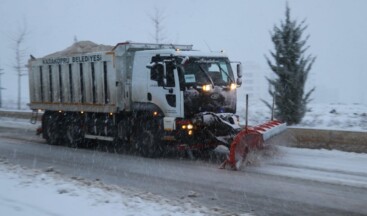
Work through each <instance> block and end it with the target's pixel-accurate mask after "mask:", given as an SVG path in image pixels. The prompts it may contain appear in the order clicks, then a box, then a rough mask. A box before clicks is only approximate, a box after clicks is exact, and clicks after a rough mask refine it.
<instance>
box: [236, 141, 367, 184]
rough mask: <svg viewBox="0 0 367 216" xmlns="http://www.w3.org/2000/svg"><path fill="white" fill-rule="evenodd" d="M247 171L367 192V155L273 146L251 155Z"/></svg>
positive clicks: (244, 169)
mask: <svg viewBox="0 0 367 216" xmlns="http://www.w3.org/2000/svg"><path fill="white" fill-rule="evenodd" d="M249 157H250V158H249V160H250V161H251V163H252V164H251V165H250V166H246V167H245V168H242V169H243V171H244V172H248V171H251V172H257V173H263V174H270V175H277V176H285V177H291V178H298V179H306V180H311V181H318V182H325V183H329V184H337V185H347V186H353V187H359V188H366V189H367V168H366V164H367V154H364V153H352V152H343V151H338V150H326V149H302V148H290V147H284V146H269V147H267V148H266V149H265V150H263V151H260V152H255V153H253V154H252V155H249Z"/></svg>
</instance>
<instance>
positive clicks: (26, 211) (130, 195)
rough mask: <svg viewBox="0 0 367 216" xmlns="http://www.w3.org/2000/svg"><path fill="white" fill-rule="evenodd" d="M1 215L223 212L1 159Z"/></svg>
mask: <svg viewBox="0 0 367 216" xmlns="http://www.w3.org/2000/svg"><path fill="white" fill-rule="evenodd" d="M0 191H1V193H0V215H12V216H23V215H24V216H28V215H40V216H42V215H58V216H62V215H65V216H66V215H67V216H69V215H89V216H93V215H98V216H99V215H167V216H169V215H178V216H180V215H194V216H195V215H223V214H225V213H224V212H223V211H221V210H220V209H208V208H206V207H203V206H200V205H198V204H196V203H194V202H193V201H192V202H191V201H190V200H186V199H185V200H180V202H178V201H173V200H168V199H166V198H164V197H161V196H157V195H153V194H151V193H144V192H140V191H136V190H132V189H127V188H121V187H117V186H111V185H104V184H103V183H101V182H100V181H98V180H95V181H89V180H84V179H80V178H71V179H66V178H65V177H63V176H62V175H60V174H58V173H57V172H56V171H55V170H53V169H52V168H48V169H47V170H43V171H40V170H29V169H24V168H22V167H19V166H14V165H10V164H8V163H7V162H6V161H5V160H4V159H1V158H0Z"/></svg>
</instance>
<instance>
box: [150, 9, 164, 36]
mask: <svg viewBox="0 0 367 216" xmlns="http://www.w3.org/2000/svg"><path fill="white" fill-rule="evenodd" d="M150 20H151V21H152V22H153V25H154V30H155V34H154V40H155V42H156V43H162V41H163V40H164V39H165V36H164V35H163V29H164V28H163V26H162V22H163V20H164V14H163V12H162V10H160V9H159V8H157V7H155V8H154V15H150Z"/></svg>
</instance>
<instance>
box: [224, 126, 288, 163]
mask: <svg viewBox="0 0 367 216" xmlns="http://www.w3.org/2000/svg"><path fill="white" fill-rule="evenodd" d="M286 128H287V126H286V124H285V123H281V122H279V121H276V120H274V121H269V122H267V123H265V124H262V125H258V126H255V127H245V128H244V129H243V130H242V131H240V132H239V133H238V134H237V135H236V136H235V137H234V139H233V141H232V143H231V145H230V150H229V155H228V158H227V160H225V161H224V162H223V163H222V164H221V166H220V168H221V169H224V168H225V167H226V166H227V165H229V166H230V167H231V168H232V169H233V170H239V169H240V166H241V165H242V163H243V162H244V160H245V159H246V156H247V154H248V153H249V152H250V151H253V150H256V149H262V148H263V147H264V141H266V140H268V139H269V138H271V137H273V136H275V135H277V134H279V133H282V132H283V131H284V130H285V129H286Z"/></svg>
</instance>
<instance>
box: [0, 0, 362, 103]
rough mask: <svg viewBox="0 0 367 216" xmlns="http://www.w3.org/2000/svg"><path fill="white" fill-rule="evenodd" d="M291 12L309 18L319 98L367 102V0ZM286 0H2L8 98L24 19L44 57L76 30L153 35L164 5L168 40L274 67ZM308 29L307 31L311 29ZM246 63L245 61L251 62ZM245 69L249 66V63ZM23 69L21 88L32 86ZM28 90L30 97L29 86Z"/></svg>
mask: <svg viewBox="0 0 367 216" xmlns="http://www.w3.org/2000/svg"><path fill="white" fill-rule="evenodd" d="M288 3H289V6H290V8H291V17H292V18H295V19H297V20H298V21H302V20H304V19H306V24H307V25H308V28H307V30H306V32H305V34H306V35H307V34H309V35H310V38H309V40H308V45H310V49H309V50H308V54H312V55H314V56H317V60H316V62H315V64H314V67H313V69H312V72H311V73H312V74H311V77H310V79H309V82H308V85H307V86H316V88H317V89H316V92H315V93H314V95H313V98H314V102H340V103H367V94H366V83H367V54H366V52H367V12H366V11H367V1H366V0H288ZM285 4H286V1H285V0H256V1H254V0H230V1H228V0H222V1H219V0H181V1H174V0H159V1H153V0H104V1H93V0H62V1H61V0H59V1H53V0H1V1H0V68H2V69H4V71H3V72H5V73H6V74H5V75H3V76H2V84H3V87H5V88H6V90H4V91H3V97H4V98H15V97H16V75H15V71H14V70H13V69H12V65H13V64H14V56H15V54H14V50H13V49H12V47H14V44H13V43H14V42H13V41H12V39H13V38H14V37H15V36H16V35H17V34H18V33H19V29H21V28H22V26H24V25H26V26H27V29H28V32H29V33H28V35H27V37H26V40H25V42H24V46H25V47H26V48H27V58H28V56H29V55H28V54H32V55H34V56H36V57H42V56H45V55H47V54H49V53H52V52H55V51H59V50H62V49H64V48H66V47H68V46H70V45H71V44H72V43H73V41H74V37H76V38H77V39H78V40H91V41H93V42H96V43H99V44H108V45H115V44H116V43H118V42H123V41H126V40H131V41H135V42H154V36H153V35H154V27H153V24H152V22H151V20H150V17H149V16H150V15H153V14H154V11H155V9H154V8H155V7H156V8H159V9H160V10H161V11H163V15H164V17H165V19H164V20H163V23H162V24H163V27H164V29H163V35H164V37H165V40H164V41H165V42H167V43H180V44H193V45H194V48H195V49H200V50H204V51H208V50H209V49H210V50H213V51H216V50H225V51H226V52H227V53H228V55H229V57H230V58H231V60H240V61H242V62H251V63H254V64H257V65H258V66H259V67H260V68H262V70H264V71H268V70H269V69H268V66H267V65H266V61H265V58H264V55H268V54H269V50H272V49H273V44H272V42H271V40H270V34H269V32H270V31H271V30H272V28H273V26H274V25H279V23H280V21H281V20H283V19H284V13H285ZM306 35H305V36H306ZM245 66H246V64H245ZM244 69H245V70H246V68H244ZM27 79H28V77H23V89H24V88H28V85H27V82H28V81H27ZM22 94H23V98H24V99H28V91H27V89H24V90H23V93H22Z"/></svg>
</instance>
